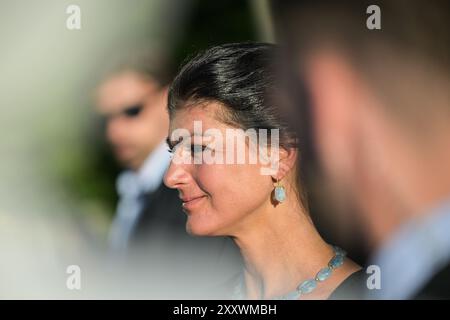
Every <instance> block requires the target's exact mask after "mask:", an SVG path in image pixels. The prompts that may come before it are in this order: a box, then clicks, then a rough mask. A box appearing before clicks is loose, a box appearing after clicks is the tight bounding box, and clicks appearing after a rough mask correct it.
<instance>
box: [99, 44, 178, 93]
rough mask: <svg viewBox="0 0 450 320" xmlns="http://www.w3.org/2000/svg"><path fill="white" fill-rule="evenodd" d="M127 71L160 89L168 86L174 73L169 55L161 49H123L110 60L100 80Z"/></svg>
mask: <svg viewBox="0 0 450 320" xmlns="http://www.w3.org/2000/svg"><path fill="white" fill-rule="evenodd" d="M128 71H130V72H133V73H136V74H138V75H139V76H140V77H142V78H144V79H148V80H152V81H155V82H156V83H157V84H158V85H159V86H161V87H164V86H166V85H169V84H170V82H171V81H172V78H173V76H174V73H175V71H174V68H173V63H172V59H171V57H170V55H169V54H168V53H167V52H165V51H164V50H162V49H158V48H153V47H143V48H124V49H122V50H121V51H120V52H118V53H116V54H115V56H114V58H112V59H111V60H110V62H109V64H108V65H107V66H106V68H105V70H104V72H103V74H102V78H103V79H105V78H109V77H111V76H114V75H117V74H121V73H123V72H128Z"/></svg>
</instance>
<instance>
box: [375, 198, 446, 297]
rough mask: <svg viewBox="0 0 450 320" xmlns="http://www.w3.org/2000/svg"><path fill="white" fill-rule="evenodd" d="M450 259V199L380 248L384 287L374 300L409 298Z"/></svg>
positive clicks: (379, 258)
mask: <svg viewBox="0 0 450 320" xmlns="http://www.w3.org/2000/svg"><path fill="white" fill-rule="evenodd" d="M449 262H450V201H447V202H445V203H442V204H441V205H439V206H437V207H435V208H434V209H433V210H431V212H430V214H428V215H426V216H424V217H423V218H421V219H416V220H413V221H410V222H409V223H407V224H405V225H403V226H402V227H401V228H400V230H399V231H398V232H397V233H396V234H395V235H394V236H393V237H392V238H391V239H390V240H389V241H388V242H387V243H386V244H385V245H384V246H383V247H382V248H381V249H380V250H379V251H378V253H377V254H376V255H375V256H374V259H373V260H372V264H375V265H377V266H379V267H380V270H381V289H380V290H377V289H373V290H371V294H370V297H369V298H371V299H410V298H413V297H414V295H415V294H417V293H418V291H419V290H420V289H422V287H423V286H424V285H425V284H426V283H427V282H428V281H430V280H431V278H432V277H433V276H434V275H435V274H436V273H437V272H439V271H440V269H442V268H444V267H445V266H446V265H447V264H448V263H449Z"/></svg>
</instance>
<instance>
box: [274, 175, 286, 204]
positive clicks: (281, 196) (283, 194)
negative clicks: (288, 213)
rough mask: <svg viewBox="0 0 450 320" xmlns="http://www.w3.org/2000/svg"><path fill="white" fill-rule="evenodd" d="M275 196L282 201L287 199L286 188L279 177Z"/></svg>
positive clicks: (278, 200)
mask: <svg viewBox="0 0 450 320" xmlns="http://www.w3.org/2000/svg"><path fill="white" fill-rule="evenodd" d="M274 198H275V200H276V201H277V202H279V203H282V202H283V201H284V200H286V190H285V189H284V187H283V186H282V185H280V182H279V181H278V179H277V183H276V185H275V190H274Z"/></svg>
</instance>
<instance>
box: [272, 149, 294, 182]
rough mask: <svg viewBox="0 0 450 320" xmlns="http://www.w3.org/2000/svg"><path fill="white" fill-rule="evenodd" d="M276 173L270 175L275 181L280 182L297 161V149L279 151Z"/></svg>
mask: <svg viewBox="0 0 450 320" xmlns="http://www.w3.org/2000/svg"><path fill="white" fill-rule="evenodd" d="M279 155H280V157H279V160H278V161H279V162H278V171H277V172H276V173H275V174H274V175H272V178H273V179H275V180H282V179H283V178H284V177H286V176H287V175H288V174H289V172H290V171H291V170H292V169H293V168H294V167H295V163H296V161H297V155H298V150H297V148H286V149H285V148H280V149H279Z"/></svg>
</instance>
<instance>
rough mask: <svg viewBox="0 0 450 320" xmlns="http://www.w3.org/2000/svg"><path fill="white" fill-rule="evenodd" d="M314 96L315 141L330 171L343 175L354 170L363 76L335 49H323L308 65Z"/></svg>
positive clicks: (310, 84)
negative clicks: (333, 50)
mask: <svg viewBox="0 0 450 320" xmlns="http://www.w3.org/2000/svg"><path fill="white" fill-rule="evenodd" d="M306 66H307V67H306V72H305V76H306V82H307V86H308V88H309V92H310V95H311V106H312V110H311V111H312V119H311V121H313V128H314V132H313V134H314V138H315V144H316V146H317V151H318V154H319V158H320V159H321V160H322V162H323V164H324V165H325V167H326V169H327V170H330V169H332V170H333V172H334V173H337V174H341V173H342V172H347V171H348V170H352V166H353V164H352V156H353V152H352V150H351V146H350V144H351V143H352V141H353V139H354V137H355V134H356V131H357V130H356V126H359V122H358V121H361V119H360V112H359V111H360V107H361V105H364V102H365V101H364V100H363V99H361V94H360V92H361V90H360V89H361V86H362V85H361V79H359V77H358V76H357V74H356V73H355V71H354V69H353V68H352V67H351V66H350V64H349V63H348V61H347V60H346V59H344V58H343V57H342V56H341V55H339V54H335V53H334V52H320V53H316V54H315V55H314V56H311V57H310V58H309V59H308V61H307V64H306Z"/></svg>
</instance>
